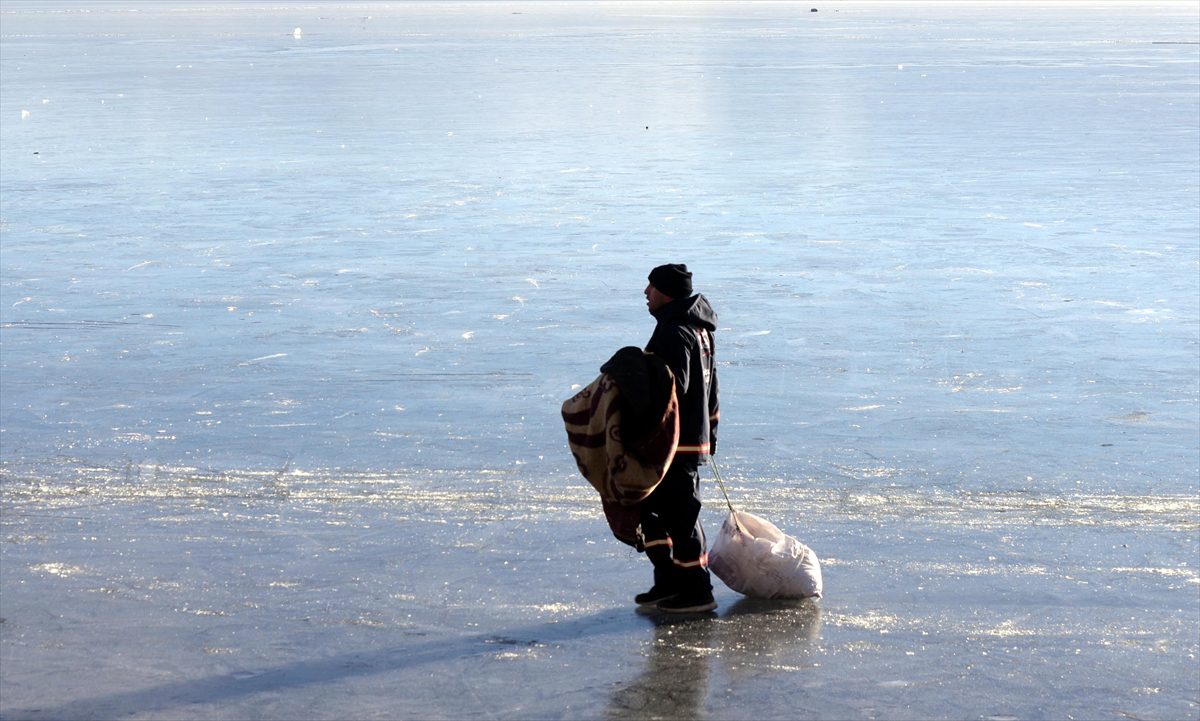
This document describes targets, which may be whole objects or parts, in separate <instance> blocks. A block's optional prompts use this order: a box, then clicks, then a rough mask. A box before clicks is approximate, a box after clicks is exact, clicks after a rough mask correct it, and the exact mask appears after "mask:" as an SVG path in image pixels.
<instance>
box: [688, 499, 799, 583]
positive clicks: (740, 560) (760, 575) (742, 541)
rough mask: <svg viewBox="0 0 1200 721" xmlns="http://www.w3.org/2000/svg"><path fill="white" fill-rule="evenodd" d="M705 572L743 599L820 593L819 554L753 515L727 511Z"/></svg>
mask: <svg viewBox="0 0 1200 721" xmlns="http://www.w3.org/2000/svg"><path fill="white" fill-rule="evenodd" d="M708 568H709V570H711V571H712V572H713V573H715V574H717V578H720V579H721V580H722V581H724V582H725V585H726V586H729V587H730V588H732V589H733V590H735V591H737V592H739V593H744V594H745V595H747V596H756V597H758V598H807V597H809V596H816V597H820V595H821V562H820V561H819V560H817V554H816V553H813V550H812V549H811V548H809V547H808V546H806V545H804V544H803V543H801V542H799V541H797V540H796V539H795V538H792V537H791V536H789V535H787V534H786V533H784V532H783V531H781V530H779V529H778V528H776V527H775V525H774V524H773V523H771V522H770V521H768V520H766V519H765V518H759V517H758V516H756V515H754V514H753V513H746V512H744V511H730V512H729V515H728V516H726V517H725V523H723V524H722V525H721V531H720V532H719V533H718V534H717V538H716V540H714V541H713V544H712V549H711V550H710V551H709V553H708Z"/></svg>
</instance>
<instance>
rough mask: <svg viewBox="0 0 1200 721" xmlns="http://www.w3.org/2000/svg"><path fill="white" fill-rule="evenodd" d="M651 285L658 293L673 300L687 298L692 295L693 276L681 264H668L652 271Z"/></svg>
mask: <svg viewBox="0 0 1200 721" xmlns="http://www.w3.org/2000/svg"><path fill="white" fill-rule="evenodd" d="M650 285H652V286H654V287H655V288H658V292H660V293H662V294H663V295H669V296H671V297H672V298H687V297H690V296H691V295H692V274H691V273H689V272H688V269H687V266H686V265H683V264H681V263H667V264H666V265H660V266H658V267H657V268H655V269H654V270H652V271H650Z"/></svg>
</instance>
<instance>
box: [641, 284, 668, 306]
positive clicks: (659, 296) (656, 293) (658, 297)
mask: <svg viewBox="0 0 1200 721" xmlns="http://www.w3.org/2000/svg"><path fill="white" fill-rule="evenodd" d="M645 292H646V308H648V309H649V310H650V312H651V313H653V312H654V311H656V310H658V309H659V308H661V307H663V306H664V305H666V304H667V303H670V302H671V301H673V300H675V299H674V298H672V297H671V296H669V295H665V294H664V293H663V292H662V291H660V290H659V289H658V288H655V287H654V286H653V285H647V286H646V291H645Z"/></svg>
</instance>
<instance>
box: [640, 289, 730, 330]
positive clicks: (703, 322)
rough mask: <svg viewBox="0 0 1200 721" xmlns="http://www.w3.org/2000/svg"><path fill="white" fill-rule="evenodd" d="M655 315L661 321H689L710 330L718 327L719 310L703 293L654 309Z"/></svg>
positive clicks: (690, 323) (688, 322) (689, 323)
mask: <svg viewBox="0 0 1200 721" xmlns="http://www.w3.org/2000/svg"><path fill="white" fill-rule="evenodd" d="M653 315H654V318H655V319H656V320H659V321H667V322H673V323H687V324H688V325H696V326H700V327H701V328H706V329H708V330H710V331H714V330H716V329H717V312H716V311H715V310H713V307H712V305H710V304H709V302H708V298H705V297H704V295H703V294H701V293H698V294H696V295H693V296H692V297H691V298H679V299H676V300H673V301H671V302H670V303H667V304H666V305H664V306H662V307H661V308H659V309H658V310H656V311H654V313H653Z"/></svg>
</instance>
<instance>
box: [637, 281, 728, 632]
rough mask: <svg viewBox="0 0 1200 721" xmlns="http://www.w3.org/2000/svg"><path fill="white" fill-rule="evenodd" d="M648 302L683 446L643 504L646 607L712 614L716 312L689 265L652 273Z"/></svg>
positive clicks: (653, 347) (654, 349)
mask: <svg viewBox="0 0 1200 721" xmlns="http://www.w3.org/2000/svg"><path fill="white" fill-rule="evenodd" d="M649 280H650V283H649V285H647V286H646V291H645V294H646V306H647V308H648V309H649V311H650V314H651V315H653V316H654V318H655V320H656V321H657V325H656V326H655V328H654V333H653V334H652V335H651V336H650V342H649V343H647V344H646V352H648V353H653V354H655V355H656V356H658V357H659V358H661V359H662V360H663V361H664V362H666V364H667V366H668V367H669V368H670V369H671V372H672V373H673V374H674V375H675V392H676V395H677V396H678V398H679V448H678V450H677V451H676V454H675V459H674V461H673V462H672V463H671V466H670V467H669V468H668V469H667V473H666V475H665V476H664V477H663V479H662V482H661V483H659V485H658V487H657V488H655V489H654V492H653V493H651V494H650V496H648V497H647V498H646V500H644V501H642V502H641V503H640V504H639V508H640V511H641V513H640V516H641V518H640V520H641V534H642V544H643V546H644V547H645V549H646V555H647V556H649V558H650V561H651V563H653V564H654V586H653V587H652V588H651V589H650V590H649V591H647V592H645V593H640V594H638V595H637V596H636V597H635V599H634V600H635V601H636V602H637V604H638V605H639V606H656V607H657V608H658V609H659V610H660V611H664V612H667V613H707V612H709V611H712V610H713V609H715V608H716V607H717V602H716V601H715V600H714V599H713V594H712V581H711V579H710V577H709V573H708V555H707V553H706V548H705V539H704V529H703V528H701V526H700V471H699V468H700V466H701V465H702V464H703V463H705V462H706V461H707V460H708V457H709V456H710V455H712V454H715V453H716V445H717V421H718V419H719V418H720V402H719V400H718V391H717V369H716V364H715V359H714V357H713V331H715V330H716V329H717V314H716V312H715V311H713V308H712V306H711V305H709V303H708V300H707V299H706V298H705V297H704V296H703V295H700V294H696V295H693V294H692V274H691V273H690V272H689V271H688V269H687V266H686V265H681V264H667V265H660V266H658V267H657V268H655V269H654V270H652V271H650V278H649Z"/></svg>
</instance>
